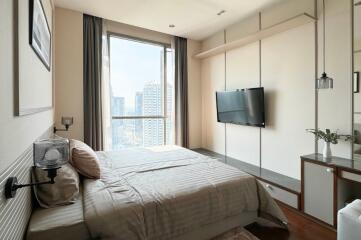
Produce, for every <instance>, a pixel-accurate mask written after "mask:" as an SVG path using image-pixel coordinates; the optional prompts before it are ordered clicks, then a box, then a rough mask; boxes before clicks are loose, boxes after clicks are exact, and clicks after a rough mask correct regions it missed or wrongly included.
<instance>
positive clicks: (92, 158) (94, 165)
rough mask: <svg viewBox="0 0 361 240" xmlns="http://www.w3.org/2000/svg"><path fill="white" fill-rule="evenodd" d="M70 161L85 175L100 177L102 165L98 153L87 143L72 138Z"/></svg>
mask: <svg viewBox="0 0 361 240" xmlns="http://www.w3.org/2000/svg"><path fill="white" fill-rule="evenodd" d="M70 153H71V160H70V163H71V164H72V165H73V167H74V168H75V169H76V170H77V171H78V172H79V173H80V174H81V175H83V176H84V177H87V178H96V179H99V178H100V165H99V159H98V156H97V155H96V153H95V152H94V151H93V149H91V148H90V147H89V146H88V145H87V144H85V143H83V142H81V141H78V140H74V139H71V140H70Z"/></svg>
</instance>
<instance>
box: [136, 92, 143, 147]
mask: <svg viewBox="0 0 361 240" xmlns="http://www.w3.org/2000/svg"><path fill="white" fill-rule="evenodd" d="M134 112H135V116H142V115H143V92H136V93H135V109H134ZM134 125H135V126H134V128H135V130H134V131H135V134H134V135H135V142H136V143H137V145H139V146H143V120H142V119H136V120H134Z"/></svg>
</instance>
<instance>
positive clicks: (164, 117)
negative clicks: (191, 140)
mask: <svg viewBox="0 0 361 240" xmlns="http://www.w3.org/2000/svg"><path fill="white" fill-rule="evenodd" d="M112 37H114V38H120V39H125V40H129V41H135V42H139V43H144V44H151V45H155V46H160V47H162V48H163V79H161V84H162V88H163V91H162V93H163V96H162V97H163V102H162V114H163V115H152V116H146V115H143V116H113V114H111V119H112V120H133V119H134V120H139V119H162V120H163V145H166V144H167V136H168V135H167V121H171V117H169V116H168V108H167V99H168V95H167V94H168V93H167V86H168V84H167V83H168V78H167V60H168V59H167V53H168V52H167V49H171V48H172V46H171V44H168V43H163V42H158V41H154V40H149V39H144V38H139V37H134V36H129V35H126V34H122V33H116V32H111V31H108V32H107V44H108V49H107V50H108V56H109V67H110V65H111V64H110V61H111V60H110V51H111V47H110V39H111V38H112ZM110 82H111V81H109V83H110ZM110 104H111V101H110ZM173 105H174V104H173ZM110 107H111V106H110Z"/></svg>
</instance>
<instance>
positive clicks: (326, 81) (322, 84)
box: [317, 72, 333, 89]
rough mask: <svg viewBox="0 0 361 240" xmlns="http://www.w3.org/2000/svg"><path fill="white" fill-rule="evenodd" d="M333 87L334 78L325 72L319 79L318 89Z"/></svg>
mask: <svg viewBox="0 0 361 240" xmlns="http://www.w3.org/2000/svg"><path fill="white" fill-rule="evenodd" d="M328 88H333V79H332V78H330V77H328V76H327V74H326V73H325V72H324V73H322V76H321V77H320V78H319V79H317V89H328Z"/></svg>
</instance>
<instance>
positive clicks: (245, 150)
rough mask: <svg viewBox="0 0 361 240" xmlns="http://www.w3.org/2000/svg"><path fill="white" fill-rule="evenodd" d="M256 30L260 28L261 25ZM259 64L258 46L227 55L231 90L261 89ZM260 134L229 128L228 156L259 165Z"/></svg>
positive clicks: (257, 44)
mask: <svg viewBox="0 0 361 240" xmlns="http://www.w3.org/2000/svg"><path fill="white" fill-rule="evenodd" d="M257 20H258V18H257V19H255V21H256V22H258V21H257ZM254 26H255V27H258V24H254ZM259 61H260V58H259V43H258V42H255V43H252V44H250V45H247V46H245V47H243V48H238V49H235V50H232V51H229V52H227V62H226V63H227V65H226V70H227V75H226V76H227V79H226V85H227V90H235V89H242V88H252V87H259V84H260V74H259V71H260V64H259ZM260 131H261V130H260V129H259V128H256V127H249V126H241V125H235V124H227V134H226V144H227V155H228V156H230V157H233V158H236V159H240V160H242V161H245V162H248V163H251V164H254V165H259V161H260Z"/></svg>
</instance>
